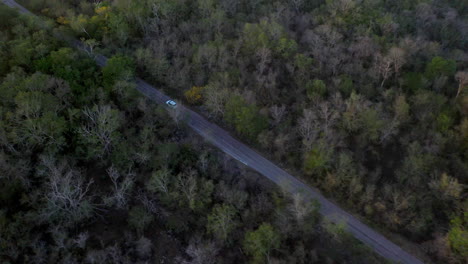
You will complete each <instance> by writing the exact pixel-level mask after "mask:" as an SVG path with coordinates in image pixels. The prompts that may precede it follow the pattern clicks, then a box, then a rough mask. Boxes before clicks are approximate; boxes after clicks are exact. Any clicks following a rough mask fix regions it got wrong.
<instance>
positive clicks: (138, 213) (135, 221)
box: [127, 206, 154, 235]
mask: <svg viewBox="0 0 468 264" xmlns="http://www.w3.org/2000/svg"><path fill="white" fill-rule="evenodd" d="M153 219H154V216H153V215H151V214H150V213H148V211H146V209H145V208H143V207H141V206H134V207H132V209H130V211H129V212H128V219H127V221H128V225H129V226H130V227H132V228H134V229H135V230H136V232H137V233H138V235H142V234H143V231H145V229H146V228H147V227H148V226H149V225H150V224H151V222H153Z"/></svg>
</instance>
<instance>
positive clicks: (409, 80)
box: [403, 72, 424, 93]
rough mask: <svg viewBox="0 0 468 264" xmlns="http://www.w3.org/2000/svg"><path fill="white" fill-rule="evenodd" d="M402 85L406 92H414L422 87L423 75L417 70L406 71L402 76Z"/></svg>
mask: <svg viewBox="0 0 468 264" xmlns="http://www.w3.org/2000/svg"><path fill="white" fill-rule="evenodd" d="M403 87H404V88H405V90H406V91H407V92H408V93H414V92H416V91H417V90H420V89H422V88H423V87H424V82H423V76H422V74H420V73H417V72H408V73H405V74H404V76H403Z"/></svg>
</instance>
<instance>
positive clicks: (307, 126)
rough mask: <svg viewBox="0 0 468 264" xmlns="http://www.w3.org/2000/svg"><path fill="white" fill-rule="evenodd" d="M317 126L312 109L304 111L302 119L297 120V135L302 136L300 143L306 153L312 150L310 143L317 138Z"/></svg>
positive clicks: (316, 119)
mask: <svg viewBox="0 0 468 264" xmlns="http://www.w3.org/2000/svg"><path fill="white" fill-rule="evenodd" d="M318 126H319V123H318V118H317V115H316V113H315V112H314V111H313V110H312V109H304V111H303V115H302V118H300V119H299V134H300V135H301V136H302V143H303V144H304V147H305V150H306V151H310V150H311V149H312V143H313V142H314V141H315V140H316V139H317V137H318V134H319V129H318Z"/></svg>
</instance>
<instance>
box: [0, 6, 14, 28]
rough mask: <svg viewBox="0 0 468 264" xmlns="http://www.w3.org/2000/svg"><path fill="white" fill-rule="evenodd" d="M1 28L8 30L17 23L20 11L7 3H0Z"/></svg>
mask: <svg viewBox="0 0 468 264" xmlns="http://www.w3.org/2000/svg"><path fill="white" fill-rule="evenodd" d="M0 17H1V18H2V19H1V20H0V30H2V31H4V30H8V29H10V28H11V27H12V26H13V25H14V24H15V19H16V18H17V17H18V13H17V12H16V11H15V10H13V9H11V8H9V7H7V6H6V5H0Z"/></svg>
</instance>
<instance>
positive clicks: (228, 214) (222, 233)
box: [206, 204, 237, 241]
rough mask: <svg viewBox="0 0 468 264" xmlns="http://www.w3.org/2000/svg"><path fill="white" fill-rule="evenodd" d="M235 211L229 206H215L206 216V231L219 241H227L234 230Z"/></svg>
mask: <svg viewBox="0 0 468 264" xmlns="http://www.w3.org/2000/svg"><path fill="white" fill-rule="evenodd" d="M236 215H237V210H236V209H235V208H234V207H232V206H230V205H226V204H223V205H218V204H216V205H215V206H214V207H213V210H212V211H211V214H210V215H208V223H207V225H206V229H207V230H208V232H209V233H212V234H213V235H214V236H215V237H216V238H217V239H219V240H220V241H227V240H229V235H230V233H231V232H232V231H233V230H234V228H236V226H237V223H236V219H235V217H236Z"/></svg>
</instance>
